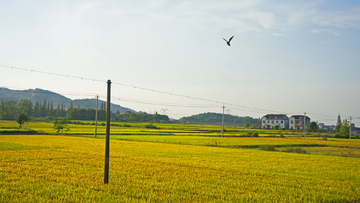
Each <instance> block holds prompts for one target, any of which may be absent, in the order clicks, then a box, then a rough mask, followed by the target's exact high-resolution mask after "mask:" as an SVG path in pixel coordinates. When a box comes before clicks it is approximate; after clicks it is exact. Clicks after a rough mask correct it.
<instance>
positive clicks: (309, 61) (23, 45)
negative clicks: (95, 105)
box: [0, 0, 360, 127]
mask: <svg viewBox="0 0 360 203" xmlns="http://www.w3.org/2000/svg"><path fill="white" fill-rule="evenodd" d="M0 27H1V30H0V76H1V77H0V78H1V80H0V86H2V87H6V88H9V89H19V90H20V89H35V88H41V89H46V90H50V91H53V92H56V93H60V94H63V95H64V96H66V97H69V98H71V99H81V98H95V97H96V95H99V96H100V99H101V100H106V88H107V84H106V81H107V80H111V82H112V85H111V97H112V99H111V101H112V103H116V104H119V105H121V106H123V107H127V108H131V109H133V110H135V111H144V112H147V113H154V112H159V113H161V114H164V113H165V114H167V115H168V116H169V117H170V118H175V119H178V118H181V117H184V116H190V115H195V114H200V113H205V112H215V113H222V111H223V108H222V106H224V108H225V113H226V114H232V115H238V116H250V117H254V118H261V117H262V116H264V115H266V114H270V113H279V114H280V113H282V114H287V115H288V117H290V116H292V115H299V114H304V112H306V115H307V116H309V117H310V118H311V120H312V121H318V122H320V123H325V124H327V125H335V123H336V118H337V116H338V114H340V116H341V118H342V119H349V117H350V116H351V117H352V119H353V123H355V125H356V126H357V127H360V106H359V104H360V67H359V65H360V57H359V56H360V1H358V0H342V1H338V0H317V1H316V0H315V1H314V0H292V1H289V0H274V1H265V0H251V1H250V0H236V1H233V0H223V1H211V0H208V1H203V0H197V1H192V0H182V1H179V0H172V1H170V0H153V1H152V0H146V1H145V0H138V1H125V0H124V1H123V0H118V1H110V0H102V1H100V0H94V1H81V0H79V1H70V0H63V1H42V0H38V1H37V0H35V1H23V0H17V1H6V0H0ZM231 36H234V38H233V40H232V41H231V46H227V45H226V42H225V41H224V40H223V39H222V38H226V39H229V38H230V37H231ZM11 67H14V68H11ZM29 70H33V71H29ZM50 73H51V74H50ZM64 75H66V76H68V77H66V76H64ZM81 78H83V79H81ZM152 90H154V91H152Z"/></svg>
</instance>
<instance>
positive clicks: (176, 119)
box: [0, 87, 357, 127]
mask: <svg viewBox="0 0 360 203" xmlns="http://www.w3.org/2000/svg"><path fill="white" fill-rule="evenodd" d="M0 88H5V89H8V90H15V91H27V90H36V89H39V90H43V91H48V92H51V93H53V94H57V95H61V96H63V97H65V98H67V99H70V100H71V101H74V100H83V99H93V100H96V98H82V99H79V98H77V99H71V98H69V97H66V96H64V95H62V94H60V93H57V92H54V91H51V90H46V89H41V88H35V89H23V90H17V89H9V88H6V87H0ZM40 102H41V100H40ZM47 102H49V101H47ZM99 102H105V103H106V99H105V100H99ZM111 103H112V104H115V103H113V102H111ZM33 105H34V104H33ZM115 105H118V104H115ZM95 106H96V105H95ZM99 106H100V103H99ZM120 106H121V105H120ZM65 107H66V108H65V109H67V110H68V108H69V106H65ZM121 107H123V108H129V109H131V110H133V109H132V108H131V107H124V106H121ZM80 108H81V106H80ZM94 108H95V107H94ZM54 109H56V108H55V107H54ZM134 111H135V110H134ZM112 112H113V111H112ZM155 112H156V113H158V114H161V112H157V111H155ZM155 112H146V111H141V110H140V111H135V113H148V114H155ZM113 113H115V112H113ZM207 113H215V114H222V113H219V112H210V111H208V112H203V113H197V114H192V115H185V116H182V117H179V118H172V117H170V116H169V119H174V120H180V119H181V118H184V117H191V116H196V115H201V114H207ZM271 114H273V115H278V114H282V113H269V115H271ZM283 114H285V115H286V116H288V118H290V117H292V116H298V115H300V116H303V115H304V114H290V115H289V114H286V113H283ZM162 115H167V114H162ZM224 115H230V116H238V115H232V114H229V113H225V112H224ZM266 115H268V114H264V115H263V116H261V117H258V118H256V117H252V116H239V117H250V118H253V119H259V120H260V119H261V118H262V117H264V116H266ZM306 116H307V117H309V116H308V115H306ZM340 117H341V115H340ZM309 118H310V119H311V117H309ZM345 119H346V118H345ZM345 119H341V121H343V120H345ZM346 120H347V121H349V119H346ZM311 121H314V120H312V119H311ZM224 122H225V123H226V120H225V121H224ZM315 122H317V123H319V124H320V123H323V122H318V121H315ZM351 123H353V124H355V127H357V125H356V122H353V120H352V122H351ZM323 124H324V125H326V126H332V125H334V126H335V125H336V123H334V124H328V123H323Z"/></svg>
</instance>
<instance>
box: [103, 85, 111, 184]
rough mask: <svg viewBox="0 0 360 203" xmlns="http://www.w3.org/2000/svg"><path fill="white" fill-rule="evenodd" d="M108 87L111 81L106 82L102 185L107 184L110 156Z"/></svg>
mask: <svg viewBox="0 0 360 203" xmlns="http://www.w3.org/2000/svg"><path fill="white" fill-rule="evenodd" d="M110 86H111V81H110V80H108V81H107V99H106V141H105V171H104V184H108V183H109V154H110V104H111V103H110Z"/></svg>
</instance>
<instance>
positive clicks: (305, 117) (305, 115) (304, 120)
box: [304, 112, 306, 139]
mask: <svg viewBox="0 0 360 203" xmlns="http://www.w3.org/2000/svg"><path fill="white" fill-rule="evenodd" d="M305 123H306V112H304V139H305Z"/></svg>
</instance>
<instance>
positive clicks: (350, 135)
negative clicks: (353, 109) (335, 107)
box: [349, 116, 351, 139]
mask: <svg viewBox="0 0 360 203" xmlns="http://www.w3.org/2000/svg"><path fill="white" fill-rule="evenodd" d="M349 139H351V116H350V131H349Z"/></svg>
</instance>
